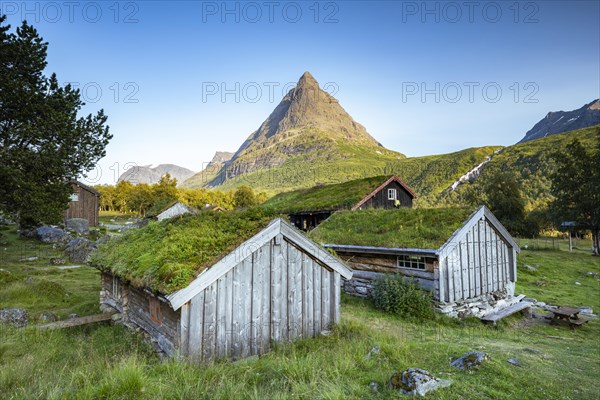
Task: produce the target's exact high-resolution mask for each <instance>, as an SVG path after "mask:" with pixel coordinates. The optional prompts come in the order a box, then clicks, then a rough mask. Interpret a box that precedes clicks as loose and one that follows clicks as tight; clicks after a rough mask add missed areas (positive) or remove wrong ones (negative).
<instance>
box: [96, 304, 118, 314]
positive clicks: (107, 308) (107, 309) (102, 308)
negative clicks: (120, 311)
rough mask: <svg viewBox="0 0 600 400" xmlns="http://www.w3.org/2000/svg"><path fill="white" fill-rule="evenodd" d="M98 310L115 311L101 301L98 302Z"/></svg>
mask: <svg viewBox="0 0 600 400" xmlns="http://www.w3.org/2000/svg"><path fill="white" fill-rule="evenodd" d="M100 311H101V312H103V313H105V312H112V311H115V309H114V308H113V307H111V306H109V305H108V304H106V303H102V304H100Z"/></svg>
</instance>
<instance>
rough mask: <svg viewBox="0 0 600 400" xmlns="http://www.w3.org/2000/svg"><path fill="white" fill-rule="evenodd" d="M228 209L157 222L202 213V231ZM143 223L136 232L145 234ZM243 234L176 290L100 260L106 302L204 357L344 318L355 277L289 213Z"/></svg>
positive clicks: (219, 223) (306, 334) (167, 342)
mask: <svg viewBox="0 0 600 400" xmlns="http://www.w3.org/2000/svg"><path fill="white" fill-rule="evenodd" d="M226 214H229V213H226V212H221V213H200V214H199V215H197V216H185V217H183V218H182V219H178V220H171V221H165V222H160V223H159V222H152V223H151V224H179V223H184V224H185V223H186V221H187V222H188V223H190V224H193V223H194V221H193V219H197V220H199V221H198V223H197V224H196V226H200V227H202V228H201V229H202V232H206V229H210V228H211V224H213V225H212V226H213V227H214V229H215V230H218V231H219V232H220V233H223V232H225V231H226V230H227V226H226V224H227V222H228V220H227V219H224V218H226V217H227V215H226ZM166 226H168V225H166ZM207 226H208V228H207ZM155 228H156V226H155ZM144 229H147V228H142V229H139V230H136V231H134V232H132V233H131V235H136V236H135V237H138V236H142V235H144V232H143V231H144ZM150 229H152V227H150ZM167 232H168V230H167ZM190 234H193V231H192V230H190ZM240 235H242V233H241V232H240ZM177 238H178V239H175V238H173V239H170V238H169V237H165V238H163V239H162V240H163V241H162V242H160V243H156V244H155V245H154V246H153V247H152V248H153V249H156V248H157V247H161V246H163V245H173V244H174V243H173V241H174V240H181V236H178V237H177ZM235 239H236V240H239V237H236V238H235ZM244 239H246V240H245V241H244V242H243V243H241V244H240V245H238V246H236V247H235V248H234V249H233V250H232V251H230V252H229V253H227V254H220V255H217V258H216V259H215V262H214V263H211V265H210V266H209V267H207V268H206V269H203V270H201V271H200V272H199V274H198V275H197V277H196V278H195V279H193V280H192V281H191V283H189V284H187V285H186V286H185V287H182V288H181V289H179V290H176V291H174V292H171V293H165V291H161V290H158V291H157V290H152V289H149V288H148V287H144V285H140V283H139V279H137V280H136V279H135V277H134V275H135V273H133V272H132V274H131V275H128V274H127V273H123V272H122V271H123V269H120V268H117V267H115V268H114V269H112V268H111V266H110V265H102V263H104V264H106V263H107V260H104V261H96V266H97V267H99V268H100V269H101V270H102V271H103V272H102V290H101V293H100V302H101V303H102V304H104V305H105V306H106V305H108V306H111V307H113V308H116V309H117V310H119V311H120V312H121V313H122V316H123V321H124V323H125V324H126V325H129V326H132V327H134V328H141V329H142V330H143V331H144V332H146V333H147V334H148V335H149V336H150V337H151V338H152V341H153V342H155V343H156V344H157V345H158V346H159V348H160V349H161V350H163V351H164V352H165V353H166V354H168V355H178V356H182V357H187V358H190V359H192V360H194V361H197V362H206V361H211V360H215V359H221V358H234V359H238V358H243V357H248V356H251V355H258V354H263V353H265V352H267V351H269V349H270V347H271V343H272V342H273V341H288V340H294V339H297V338H310V337H314V336H318V335H319V334H320V333H321V332H322V331H325V330H328V329H330V328H331V327H332V325H333V324H335V323H337V322H339V320H340V290H341V289H340V288H341V279H342V278H344V279H350V278H351V277H352V271H351V270H350V269H349V268H348V267H347V266H346V265H345V264H343V263H342V262H341V261H339V260H338V259H337V258H335V257H334V256H333V255H331V254H330V253H329V252H328V251H326V250H325V249H323V248H322V247H320V246H318V245H317V244H315V243H314V242H312V241H311V240H309V239H308V238H307V237H305V236H304V235H303V234H302V233H301V232H299V231H298V230H296V229H295V228H294V227H293V226H292V225H290V224H289V223H288V222H286V221H284V220H282V219H275V220H273V221H272V222H271V223H269V224H268V225H267V226H265V227H264V228H262V229H261V230H260V231H259V232H258V233H256V234H253V235H251V237H246V238H244ZM123 240H124V241H123V242H122V243H120V244H119V242H118V239H117V241H116V242H115V243H114V244H113V245H115V246H119V245H125V244H126V242H127V241H128V239H127V238H124V239H123ZM186 243H188V242H187V241H186ZM200 243H203V240H202V239H200ZM175 245H177V243H175ZM107 246H111V244H110V242H109V243H108V244H107ZM113 250H114V249H113ZM212 250H213V249H212V248H208V247H207V248H199V249H198V250H197V251H198V254H202V253H203V252H211V251H212ZM102 251H103V249H100V250H99V253H100V254H101V253H102ZM104 251H107V250H104ZM116 253H118V251H117V252H116ZM100 259H102V257H100ZM138 260H139V257H138V258H136V259H135V261H134V262H138ZM109 262H111V261H109ZM112 262H124V261H123V260H122V259H119V260H117V261H115V260H114V259H113V260H112ZM122 267H123V266H121V268H122ZM133 267H134V266H131V268H133ZM116 271H119V272H116Z"/></svg>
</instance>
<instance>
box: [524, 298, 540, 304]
mask: <svg viewBox="0 0 600 400" xmlns="http://www.w3.org/2000/svg"><path fill="white" fill-rule="evenodd" d="M523 301H526V302H528V303H537V299H534V298H532V297H525V298H524V299H523Z"/></svg>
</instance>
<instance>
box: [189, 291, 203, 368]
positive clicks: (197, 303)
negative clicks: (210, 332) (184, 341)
mask: <svg viewBox="0 0 600 400" xmlns="http://www.w3.org/2000/svg"><path fill="white" fill-rule="evenodd" d="M203 335H204V291H202V292H200V293H198V294H197V295H196V296H194V298H192V300H191V301H190V327H189V338H188V355H189V356H190V357H191V359H192V360H193V361H196V362H199V361H201V360H202V352H203Z"/></svg>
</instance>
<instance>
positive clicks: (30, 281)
mask: <svg viewBox="0 0 600 400" xmlns="http://www.w3.org/2000/svg"><path fill="white" fill-rule="evenodd" d="M25 283H29V284H31V283H33V277H32V276H28V277H26V278H25Z"/></svg>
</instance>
